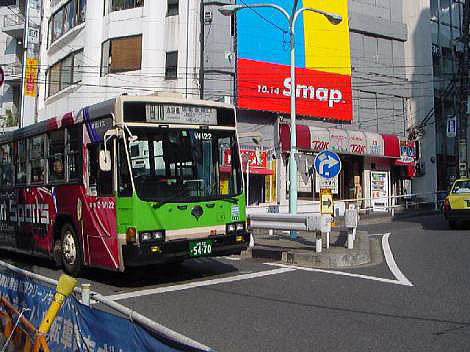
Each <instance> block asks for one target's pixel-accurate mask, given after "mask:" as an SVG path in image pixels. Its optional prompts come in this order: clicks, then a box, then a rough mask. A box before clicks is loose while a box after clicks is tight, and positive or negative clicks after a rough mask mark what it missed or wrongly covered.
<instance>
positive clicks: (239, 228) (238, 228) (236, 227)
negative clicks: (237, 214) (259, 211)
mask: <svg viewBox="0 0 470 352" xmlns="http://www.w3.org/2000/svg"><path fill="white" fill-rule="evenodd" d="M244 230H245V223H244V222H235V223H233V224H227V235H233V234H235V233H239V232H243V231H244Z"/></svg>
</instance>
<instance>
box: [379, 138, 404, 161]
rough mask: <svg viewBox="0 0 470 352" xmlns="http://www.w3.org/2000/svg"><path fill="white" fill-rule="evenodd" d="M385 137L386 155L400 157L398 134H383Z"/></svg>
mask: <svg viewBox="0 0 470 352" xmlns="http://www.w3.org/2000/svg"><path fill="white" fill-rule="evenodd" d="M382 138H383V139H384V157H386V158H400V141H399V140H398V137H397V136H392V135H389V134H383V135H382Z"/></svg>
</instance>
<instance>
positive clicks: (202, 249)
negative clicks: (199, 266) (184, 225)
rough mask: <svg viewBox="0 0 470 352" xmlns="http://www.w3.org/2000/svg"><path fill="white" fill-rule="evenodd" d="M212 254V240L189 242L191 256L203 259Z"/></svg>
mask: <svg viewBox="0 0 470 352" xmlns="http://www.w3.org/2000/svg"><path fill="white" fill-rule="evenodd" d="M211 253H212V240H200V241H191V242H189V256H190V257H201V256H205V255H210V254H211Z"/></svg>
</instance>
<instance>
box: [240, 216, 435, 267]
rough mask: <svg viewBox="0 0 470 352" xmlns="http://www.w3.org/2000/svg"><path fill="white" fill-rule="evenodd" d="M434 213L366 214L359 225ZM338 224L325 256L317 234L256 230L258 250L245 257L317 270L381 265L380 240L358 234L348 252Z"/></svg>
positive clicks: (324, 250) (344, 235)
mask: <svg viewBox="0 0 470 352" xmlns="http://www.w3.org/2000/svg"><path fill="white" fill-rule="evenodd" d="M439 213H440V212H439V211H436V210H434V208H432V209H431V208H430V209H407V210H403V211H397V212H396V213H395V216H394V217H392V216H391V215H390V214H389V213H374V214H362V215H361V218H360V221H359V225H369V224H380V223H391V222H393V221H397V220H400V219H406V218H412V217H417V216H426V215H434V214H439ZM342 225H343V224H341V223H338V224H337V226H338V227H335V228H334V229H333V230H334V231H333V232H331V234H330V248H328V249H326V248H325V247H326V245H325V236H323V241H322V243H323V248H322V251H321V253H316V251H315V245H316V241H315V234H314V233H311V232H303V231H299V232H298V234H297V238H296V239H295V240H293V239H291V238H290V236H289V233H288V232H287V231H275V232H274V234H273V235H270V234H269V231H268V230H259V229H258V230H254V231H253V238H254V247H252V248H249V249H248V250H247V251H245V252H244V253H243V255H244V256H247V257H252V258H265V259H271V260H277V261H281V262H284V263H287V264H295V265H300V266H306V267H313V268H348V267H355V266H360V265H366V264H378V263H380V262H381V261H382V260H383V253H382V249H381V245H380V242H379V239H378V238H377V237H369V234H368V232H367V231H360V230H358V231H357V233H356V239H355V241H354V246H353V249H347V234H348V232H347V229H346V228H343V227H342ZM359 228H360V227H359Z"/></svg>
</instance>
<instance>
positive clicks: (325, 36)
mask: <svg viewBox="0 0 470 352" xmlns="http://www.w3.org/2000/svg"><path fill="white" fill-rule="evenodd" d="M303 6H304V7H311V8H314V9H317V10H321V11H326V12H329V13H333V14H336V15H340V16H341V17H342V18H343V20H342V21H341V23H339V24H337V25H333V24H332V23H330V22H329V21H328V19H327V18H326V17H325V16H323V15H321V14H318V13H315V12H311V11H304V27H305V29H304V31H305V66H306V68H308V69H315V70H319V71H323V72H330V73H337V74H342V75H351V52H350V43H349V18H348V0H303Z"/></svg>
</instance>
